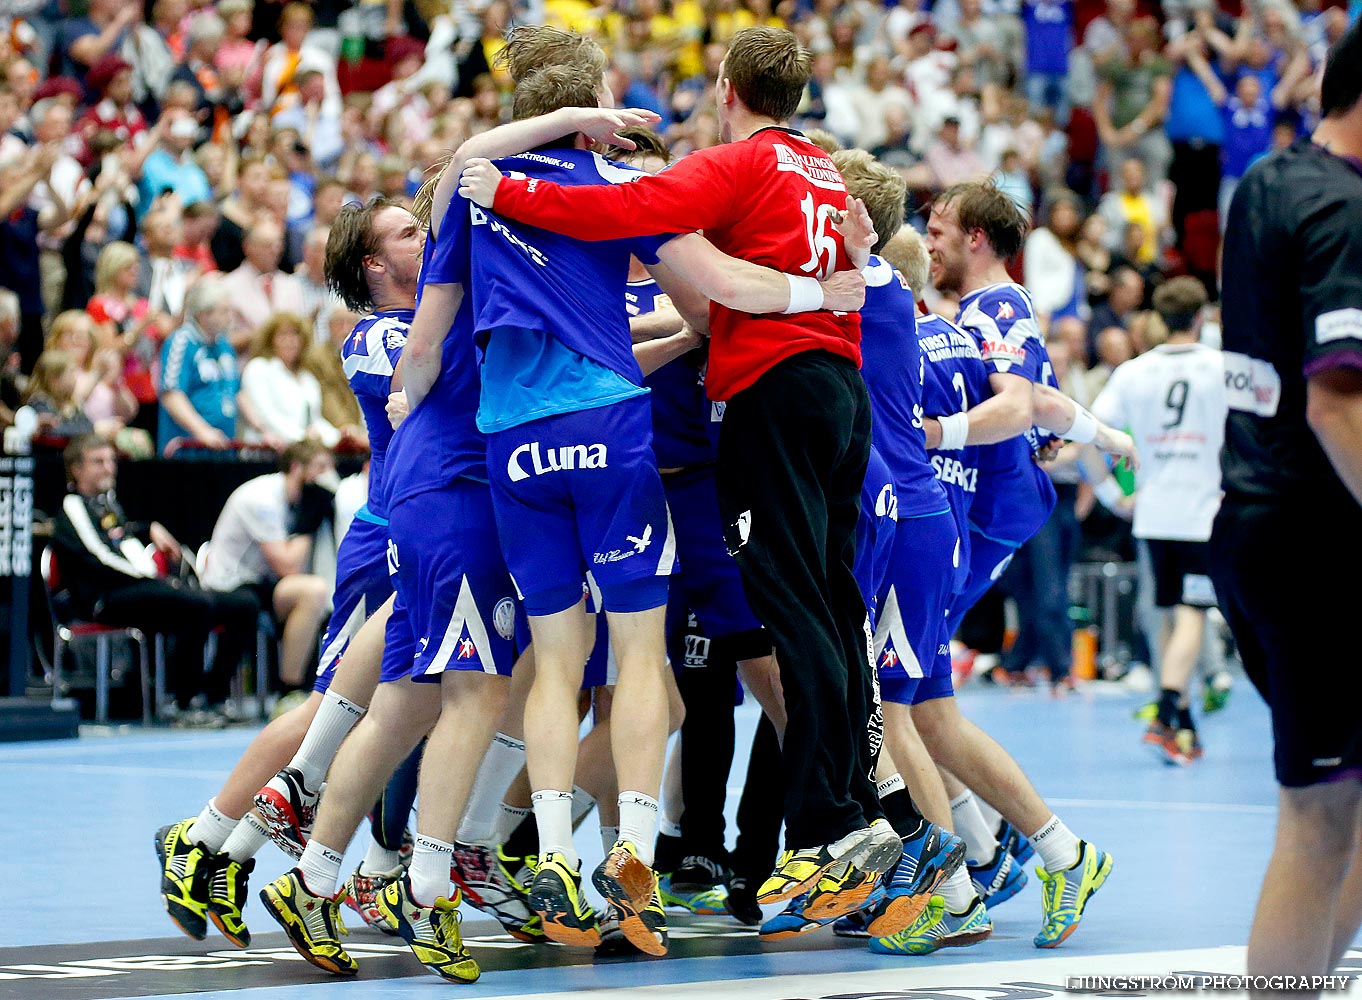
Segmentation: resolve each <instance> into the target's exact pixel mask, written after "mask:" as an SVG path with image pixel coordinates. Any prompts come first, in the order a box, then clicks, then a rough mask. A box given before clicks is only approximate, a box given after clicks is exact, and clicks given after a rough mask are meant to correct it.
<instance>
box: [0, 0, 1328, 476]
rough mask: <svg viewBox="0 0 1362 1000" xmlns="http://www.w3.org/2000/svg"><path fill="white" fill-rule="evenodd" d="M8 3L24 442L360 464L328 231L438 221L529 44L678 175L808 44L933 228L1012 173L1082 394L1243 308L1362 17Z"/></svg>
mask: <svg viewBox="0 0 1362 1000" xmlns="http://www.w3.org/2000/svg"><path fill="white" fill-rule="evenodd" d="M1241 2H1242V4H1243V5H1242V7H1241V6H1239V4H1240V3H1241ZM6 6H7V11H8V12H9V14H8V15H7V16H9V17H10V19H11V20H10V23H9V25H8V29H9V30H7V31H6V32H5V33H4V36H3V39H2V40H0V288H3V289H7V290H8V291H7V292H4V293H0V351H2V352H4V354H5V355H6V356H7V357H6V360H5V364H4V378H3V380H0V404H2V405H3V408H0V418H3V419H4V420H5V422H6V424H7V425H8V424H13V423H15V422H16V420H17V426H16V429H15V430H14V431H13V432H12V433H11V434H9V435H8V436H7V441H9V442H11V444H12V445H14V446H22V444H23V442H25V441H27V440H29V439H31V438H33V437H35V436H36V437H39V438H42V437H68V436H70V435H71V434H72V433H79V432H82V431H88V430H93V431H94V432H95V433H98V434H100V435H101V436H103V437H104V438H105V439H106V440H109V441H111V442H114V443H115V444H116V445H117V446H118V448H119V449H120V450H122V451H124V452H125V453H129V454H132V455H134V456H136V455H147V454H152V453H156V452H164V451H165V449H166V448H167V446H168V445H171V443H172V441H173V440H174V439H177V438H191V439H194V440H196V441H197V442H199V443H201V444H204V445H207V446H209V447H213V448H224V447H228V446H230V445H232V444H233V443H236V442H252V443H257V444H264V445H268V446H271V447H275V448H281V447H284V446H286V445H287V444H288V443H289V442H290V441H295V440H299V439H300V438H303V437H311V438H315V439H317V440H319V441H321V442H323V443H325V444H326V445H328V446H331V447H334V446H336V445H340V444H342V443H344V444H345V445H348V446H354V447H362V446H363V443H364V431H363V428H362V426H361V424H360V422H359V421H358V420H357V415H356V414H355V412H354V408H353V405H352V401H349V400H347V399H346V398H345V397H346V396H347V395H348V393H347V392H346V389H345V386H344V383H343V379H340V378H338V377H337V375H338V372H337V368H336V365H335V360H334V358H333V357H331V355H332V354H333V353H334V351H333V350H332V347H333V345H334V342H335V340H336V336H337V335H339V336H344V333H343V331H344V330H345V329H346V326H347V323H348V322H349V321H350V320H349V317H347V316H345V315H344V314H343V313H341V311H340V306H339V303H338V302H337V300H336V299H335V298H334V297H333V296H332V295H331V294H330V293H329V292H328V291H327V289H326V287H325V284H324V282H323V280H322V274H321V259H322V256H323V251H324V247H325V242H326V236H327V226H328V225H329V223H330V222H331V221H332V220H333V219H334V218H335V215H336V213H337V211H338V210H339V208H340V206H341V205H343V204H344V203H346V202H347V201H364V200H366V199H368V198H370V197H373V196H374V195H376V194H380V193H381V194H386V195H389V196H394V197H398V198H406V197H410V196H411V195H413V194H414V193H415V191H416V189H417V187H418V186H419V184H420V182H421V180H422V179H423V176H424V172H425V171H426V169H427V168H428V167H429V166H430V165H431V164H433V163H435V162H436V161H437V160H438V159H439V158H440V156H441V154H442V153H443V151H445V150H449V149H452V148H454V147H456V146H457V145H458V144H459V143H460V142H461V141H462V140H463V139H464V138H466V137H467V136H469V135H470V134H473V133H475V132H478V131H480V130H483V129H487V128H489V127H492V126H494V125H496V124H498V123H499V122H501V121H503V120H505V118H506V117H507V115H508V97H509V83H510V81H509V78H508V77H507V75H506V74H505V73H504V72H503V71H501V70H500V69H499V67H498V66H497V62H496V55H497V52H498V50H499V49H500V47H501V45H502V44H503V39H504V35H505V32H506V31H507V30H508V28H510V27H512V26H513V25H514V24H516V23H522V22H523V23H539V22H547V23H550V24H556V25H559V26H562V27H566V28H571V29H574V30H577V31H582V32H585V33H589V34H591V35H593V36H595V37H596V38H598V39H599V40H600V41H601V42H602V44H603V45H604V46H605V48H606V49H607V51H608V52H609V54H610V57H611V67H610V70H609V74H608V82H609V83H610V85H611V88H612V90H613V92H614V94H615V95H616V98H617V100H618V101H619V103H620V104H621V105H625V106H642V107H648V108H652V109H653V110H655V111H657V112H658V113H659V114H660V115H661V118H662V121H661V124H660V130H661V131H662V132H663V133H664V135H665V137H666V139H667V141H668V142H669V143H670V145H671V146H672V148H673V149H674V151H675V152H676V153H677V154H678V155H680V154H684V153H685V152H686V151H688V150H690V149H695V148H699V147H703V146H708V145H711V144H713V143H715V142H718V141H719V135H718V124H717V118H716V116H715V113H714V109H713V103H712V102H713V97H712V91H713V83H714V79H715V76H716V74H717V72H718V68H719V64H720V61H721V59H722V57H723V53H724V48H725V43H726V41H727V39H728V38H729V37H730V36H731V35H732V34H733V32H735V31H736V30H738V29H740V28H743V27H746V26H748V25H752V24H758V23H769V24H783V25H787V26H789V27H790V28H792V29H793V30H794V31H795V32H797V33H798V34H799V36H800V37H801V39H802V40H803V41H804V42H805V43H806V44H807V45H808V47H809V48H810V50H811V51H812V53H813V55H814V73H813V79H812V81H811V82H810V85H809V87H808V92H807V94H806V97H805V100H804V101H803V104H802V105H801V107H800V109H799V115H798V118H797V121H796V124H797V125H800V126H802V127H806V128H818V129H821V130H824V131H826V132H827V133H830V134H831V135H832V136H834V137H835V138H836V139H837V141H839V142H840V143H841V144H843V145H846V146H860V147H863V148H866V149H869V150H871V151H872V152H873V153H874V154H875V155H876V156H878V157H880V158H881V159H882V160H883V161H884V162H886V163H888V164H890V165H892V166H893V167H894V168H895V169H898V170H900V171H902V173H903V174H904V176H905V178H906V179H907V180H908V183H909V187H910V191H911V193H910V200H911V201H912V203H913V204H911V205H910V209H915V208H917V207H918V206H920V205H922V204H924V203H925V201H926V199H928V198H929V197H930V195H931V194H932V192H933V191H936V190H939V189H940V188H942V187H944V186H945V185H949V184H951V183H954V182H957V181H962V180H967V179H973V178H977V177H984V176H992V177H993V178H994V179H995V181H996V182H997V184H998V185H999V186H1000V187H1002V188H1003V189H1004V190H1005V191H1007V193H1008V194H1009V195H1010V196H1011V197H1013V198H1014V199H1016V201H1017V202H1018V203H1019V204H1021V205H1022V206H1023V207H1025V208H1026V209H1027V210H1028V211H1029V212H1031V213H1032V214H1033V217H1034V218H1035V219H1036V221H1037V226H1036V229H1035V231H1034V232H1033V233H1032V235H1031V237H1030V239H1029V240H1028V241H1027V244H1026V248H1025V253H1024V255H1023V260H1022V262H1021V263H1020V264H1019V272H1020V274H1023V275H1024V277H1025V281H1026V283H1027V285H1028V287H1030V289H1031V290H1032V292H1033V294H1034V296H1035V299H1036V305H1037V308H1038V310H1039V311H1040V312H1041V313H1042V314H1043V315H1044V316H1045V317H1046V318H1047V320H1048V322H1049V323H1050V324H1051V326H1052V333H1051V335H1052V336H1054V335H1055V334H1059V335H1061V336H1063V337H1065V338H1072V339H1073V341H1074V348H1075V353H1074V358H1075V366H1076V368H1078V369H1081V371H1079V372H1078V373H1077V374H1076V376H1075V378H1074V383H1075V386H1076V387H1079V386H1088V385H1090V384H1093V383H1098V382H1100V380H1101V378H1102V375H1103V373H1104V372H1105V371H1109V370H1110V368H1111V366H1113V365H1114V364H1116V363H1118V362H1119V360H1120V359H1121V358H1123V357H1126V356H1129V355H1130V354H1131V353H1133V352H1138V351H1140V350H1141V349H1142V347H1143V346H1144V345H1145V344H1146V343H1147V342H1148V340H1149V334H1148V330H1147V326H1148V323H1147V320H1146V319H1145V318H1144V317H1145V316H1146V315H1147V312H1146V310H1147V306H1148V303H1149V301H1150V295H1151V294H1152V290H1153V288H1154V287H1155V286H1157V284H1158V283H1159V282H1160V281H1162V280H1163V279H1164V278H1165V277H1166V276H1167V275H1169V274H1173V273H1191V274H1193V275H1196V276H1198V277H1200V278H1202V280H1203V281H1204V282H1205V283H1206V285H1207V286H1208V288H1209V289H1210V290H1211V293H1212V295H1214V291H1215V276H1216V268H1217V251H1218V243H1219V219H1220V218H1222V217H1223V209H1224V206H1225V205H1226V203H1227V201H1228V198H1229V195H1230V194H1231V193H1232V192H1233V189H1234V185H1235V183H1236V182H1237V180H1238V178H1239V177H1240V176H1242V174H1243V172H1244V170H1245V169H1246V168H1247V167H1248V165H1249V164H1250V163H1251V162H1252V161H1253V160H1254V159H1255V158H1256V157H1258V156H1260V155H1262V154H1264V153H1265V152H1267V151H1268V150H1270V149H1271V148H1272V147H1273V146H1277V145H1282V144H1285V143H1289V142H1291V141H1292V140H1293V139H1294V138H1295V137H1296V136H1298V135H1300V134H1302V133H1303V132H1304V131H1306V130H1308V129H1309V128H1310V127H1311V125H1312V122H1313V119H1314V116H1315V114H1316V111H1315V108H1316V105H1317V92H1318V77H1319V74H1320V72H1321V67H1322V63H1323V57H1324V54H1325V52H1326V51H1327V48H1328V45H1329V44H1330V42H1331V41H1332V40H1334V39H1335V38H1337V37H1338V36H1339V35H1340V34H1341V33H1342V31H1343V30H1344V29H1345V28H1346V26H1347V23H1348V19H1349V14H1348V11H1346V10H1345V9H1343V8H1340V7H1332V6H1324V5H1323V0H1294V6H1293V3H1292V2H1290V0H1221V3H1220V5H1219V6H1217V5H1216V4H1215V3H1213V2H1212V0H1161V2H1160V0H899V2H894V0H885V2H880V0H781V2H779V3H776V4H773V3H772V2H771V0H603V2H601V3H600V4H598V5H593V4H592V3H591V2H589V0H514V2H513V0H443V2H442V0H371V2H362V3H359V4H358V5H345V4H342V3H339V2H337V0H314V2H310V3H309V2H298V0H294V2H288V3H283V2H280V0H216V2H206V0H155V2H154V3H153V4H152V5H150V6H149V7H147V8H144V6H143V4H142V3H141V2H140V0H17V2H15V3H11V4H8V5H6ZM910 218H912V219H914V220H916V221H918V222H920V221H921V217H920V214H916V215H915V214H912V213H910ZM214 272H218V273H219V274H220V275H221V277H220V278H217V279H214V281H213V282H212V283H210V287H202V282H203V278H204V276H205V275H208V274H212V273H214ZM196 290H198V294H197V295H196V294H195V291H196ZM186 362H190V363H186ZM1080 376H1081V377H1080ZM1075 394H1076V395H1079V396H1080V398H1083V397H1085V396H1089V395H1091V392H1083V393H1075ZM19 411H23V412H22V413H20V412H19Z"/></svg>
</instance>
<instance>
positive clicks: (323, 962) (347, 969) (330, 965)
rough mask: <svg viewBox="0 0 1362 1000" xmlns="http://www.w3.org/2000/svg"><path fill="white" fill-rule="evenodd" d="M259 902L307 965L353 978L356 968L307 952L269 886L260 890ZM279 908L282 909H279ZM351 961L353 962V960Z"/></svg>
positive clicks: (296, 930)
mask: <svg viewBox="0 0 1362 1000" xmlns="http://www.w3.org/2000/svg"><path fill="white" fill-rule="evenodd" d="M260 901H261V902H262V903H264V904H265V910H266V912H268V913H269V915H270V916H271V917H273V918H274V921H275V923H277V924H278V925H279V926H280V927H282V928H283V930H284V935H285V936H286V937H287V938H288V943H289V944H291V945H293V950H294V951H296V952H297V953H298V954H299V955H301V956H302V957H303V960H304V961H305V962H307V964H308V965H311V966H314V967H316V968H318V969H321V970H322V971H323V972H329V973H330V974H331V975H333V976H353V975H355V974H356V973H358V972H359V969H358V967H352V966H346V965H341V964H340V963H338V962H336V961H335V960H334V959H330V958H327V957H326V956H325V955H314V954H313V953H312V952H310V951H308V950H307V942H306V941H303V940H300V939H299V938H298V937H297V936H296V935H297V932H298V929H299V928H298V927H297V926H296V925H295V924H294V922H293V921H291V920H289V919H288V917H287V916H286V915H285V914H286V913H287V912H288V911H287V908H286V907H283V902H282V900H278V899H276V898H275V897H274V895H273V894H272V893H271V891H270V887H269V886H266V887H265V888H263V889H261V890H260ZM281 907H283V908H282V909H281ZM351 961H352V962H353V959H352V960H351Z"/></svg>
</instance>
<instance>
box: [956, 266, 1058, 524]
mask: <svg viewBox="0 0 1362 1000" xmlns="http://www.w3.org/2000/svg"><path fill="white" fill-rule="evenodd" d="M956 322H957V323H958V324H959V325H960V326H962V327H964V328H965V329H966V330H968V331H969V332H970V333H971V334H973V336H974V338H975V339H976V340H977V341H978V342H979V353H980V356H981V357H982V358H983V359H984V367H985V368H986V369H987V370H988V372H989V373H990V374H992V373H994V372H997V373H999V374H1008V375H1020V376H1022V377H1023V378H1025V379H1029V380H1030V381H1032V382H1041V383H1043V384H1045V385H1050V386H1054V385H1055V384H1056V383H1055V375H1054V371H1053V370H1052V369H1051V367H1050V356H1049V354H1047V353H1046V351H1045V342H1044V340H1043V339H1042V336H1041V332H1040V324H1039V323H1037V322H1036V312H1035V307H1034V306H1033V305H1032V304H1031V296H1030V294H1029V293H1028V292H1027V291H1026V289H1024V288H1022V286H1021V285H1018V284H1014V283H1012V282H1010V281H1008V282H1000V283H998V284H996V285H989V286H988V287H987V288H981V289H979V290H978V291H977V292H971V293H970V294H968V295H966V296H965V297H964V298H962V299H961V300H960V315H959V316H958V317H957V318H956ZM1045 440H1048V435H1047V434H1045V432H1044V431H1041V430H1040V429H1039V428H1036V427H1031V428H1028V429H1027V431H1026V433H1024V434H1021V435H1019V436H1017V437H1015V438H1011V439H1010V440H1007V441H1000V442H999V443H998V444H991V445H985V446H983V447H982V448H980V449H979V489H978V492H977V493H976V494H975V497H974V507H973V509H972V511H971V514H970V524H971V525H972V527H973V528H974V530H976V531H978V532H979V533H980V534H981V535H983V536H984V537H985V538H991V539H993V540H994V541H997V542H1004V543H1006V544H1009V545H1021V544H1022V543H1023V542H1025V541H1026V540H1027V539H1029V538H1030V537H1031V536H1032V535H1034V534H1035V533H1036V532H1037V531H1039V530H1040V527H1041V525H1043V524H1044V523H1045V521H1046V520H1047V519H1048V518H1049V516H1050V511H1052V510H1053V509H1054V506H1055V488H1054V486H1053V485H1052V484H1051V483H1050V477H1049V476H1047V475H1046V474H1045V471H1044V470H1043V469H1042V468H1041V467H1040V466H1039V465H1038V464H1037V463H1036V461H1035V455H1036V452H1038V451H1039V450H1040V448H1041V446H1042V444H1043V442H1044V441H1045Z"/></svg>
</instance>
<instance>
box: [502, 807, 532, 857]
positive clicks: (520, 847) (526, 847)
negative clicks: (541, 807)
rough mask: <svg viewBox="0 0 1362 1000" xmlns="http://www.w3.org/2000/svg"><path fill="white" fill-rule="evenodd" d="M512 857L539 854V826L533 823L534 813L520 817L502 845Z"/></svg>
mask: <svg viewBox="0 0 1362 1000" xmlns="http://www.w3.org/2000/svg"><path fill="white" fill-rule="evenodd" d="M502 850H504V851H505V852H506V853H507V854H508V855H510V856H511V857H513V858H528V857H531V856H535V855H538V854H539V827H538V825H536V824H535V821H534V813H530V814H529V815H528V816H526V817H525V818H524V819H522V820H521V821H520V822H519V823H518V824H516V828H515V829H514V830H512V831H511V835H510V836H509V837H507V838H506V843H505V844H503V845H502Z"/></svg>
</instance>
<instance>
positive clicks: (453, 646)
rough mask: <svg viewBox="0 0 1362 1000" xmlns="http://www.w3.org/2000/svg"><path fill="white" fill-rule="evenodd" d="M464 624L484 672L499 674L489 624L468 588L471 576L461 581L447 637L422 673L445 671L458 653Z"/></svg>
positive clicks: (470, 589) (447, 628) (446, 631)
mask: <svg viewBox="0 0 1362 1000" xmlns="http://www.w3.org/2000/svg"><path fill="white" fill-rule="evenodd" d="M465 625H467V626H468V637H469V638H470V639H472V640H473V647H474V649H475V650H476V651H477V654H476V655H477V657H478V660H479V662H480V663H481V664H482V670H483V673H487V674H495V673H496V672H497V665H496V660H495V659H494V658H493V656H492V641H491V639H489V638H488V635H487V625H486V623H485V622H484V621H483V617H482V612H480V611H479V610H478V602H477V601H475V600H474V599H473V588H471V587H470V586H469V585H468V577H467V576H464V577H463V578H462V579H461V580H460V581H459V597H458V600H456V601H455V602H454V611H453V613H452V614H451V615H450V618H449V625H448V626H446V628H445V634H444V638H443V639H441V640H440V648H439V649H438V650H436V652H435V657H434V658H433V659H432V660H431V661H430V665H429V666H428V667H426V669H425V670H424V671H423V673H426V674H438V673H443V672H444V671H445V669H446V668H447V667H448V666H449V661H450V659H452V658H453V657H454V655H455V653H456V652H457V651H458V648H459V638H460V636H462V635H463V629H464V626H465Z"/></svg>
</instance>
